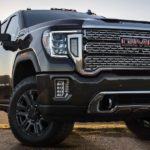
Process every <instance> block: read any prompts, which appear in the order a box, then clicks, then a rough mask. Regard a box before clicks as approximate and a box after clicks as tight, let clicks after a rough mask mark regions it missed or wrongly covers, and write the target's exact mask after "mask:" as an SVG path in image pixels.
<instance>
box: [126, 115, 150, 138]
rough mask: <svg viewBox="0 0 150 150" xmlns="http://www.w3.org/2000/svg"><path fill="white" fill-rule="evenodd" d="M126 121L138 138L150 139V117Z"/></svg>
mask: <svg viewBox="0 0 150 150" xmlns="http://www.w3.org/2000/svg"><path fill="white" fill-rule="evenodd" d="M125 123H126V125H127V127H128V129H129V130H131V131H132V132H133V133H134V134H135V135H136V136H137V137H138V138H140V139H143V140H150V119H141V118H140V119H129V120H127V121H125Z"/></svg>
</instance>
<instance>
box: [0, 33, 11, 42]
mask: <svg viewBox="0 0 150 150" xmlns="http://www.w3.org/2000/svg"><path fill="white" fill-rule="evenodd" d="M4 41H11V36H10V35H9V34H0V42H4Z"/></svg>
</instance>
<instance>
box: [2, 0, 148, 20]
mask: <svg viewBox="0 0 150 150" xmlns="http://www.w3.org/2000/svg"><path fill="white" fill-rule="evenodd" d="M26 8H32V9H50V8H68V9H76V10H78V11H81V12H86V11H87V10H88V9H91V10H92V11H93V12H95V13H96V14H98V15H101V16H105V17H108V18H120V19H131V20H145V21H150V0H0V20H4V19H5V18H7V17H8V16H9V15H11V14H12V13H13V12H15V11H17V10H21V9H26Z"/></svg>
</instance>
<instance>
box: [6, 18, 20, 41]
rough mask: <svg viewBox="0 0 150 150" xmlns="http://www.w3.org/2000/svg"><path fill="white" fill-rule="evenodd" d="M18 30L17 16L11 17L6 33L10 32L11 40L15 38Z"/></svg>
mask: <svg viewBox="0 0 150 150" xmlns="http://www.w3.org/2000/svg"><path fill="white" fill-rule="evenodd" d="M18 31H19V20H18V17H17V16H14V17H12V18H11V20H10V22H9V25H8V28H7V31H6V33H8V34H10V35H11V37H12V40H15V38H16V36H17V34H18Z"/></svg>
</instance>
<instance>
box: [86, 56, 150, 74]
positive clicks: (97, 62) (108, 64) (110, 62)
mask: <svg viewBox="0 0 150 150" xmlns="http://www.w3.org/2000/svg"><path fill="white" fill-rule="evenodd" d="M84 62H85V66H84V67H85V70H86V71H95V70H97V69H98V68H114V69H117V68H124V69H125V68H135V69H143V68H149V67H150V57H132V56H128V57H126V56H124V57H123V56H122V57H120V56H88V57H86V58H85V60H84Z"/></svg>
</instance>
